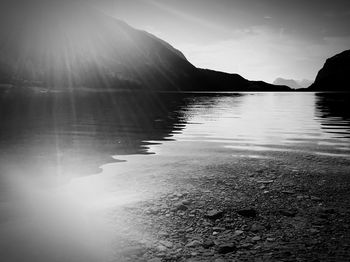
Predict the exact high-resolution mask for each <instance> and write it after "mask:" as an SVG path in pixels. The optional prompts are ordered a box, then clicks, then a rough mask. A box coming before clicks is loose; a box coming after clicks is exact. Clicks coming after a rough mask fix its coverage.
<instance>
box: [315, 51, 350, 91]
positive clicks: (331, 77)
mask: <svg viewBox="0 0 350 262" xmlns="http://www.w3.org/2000/svg"><path fill="white" fill-rule="evenodd" d="M349 76H350V50H346V51H344V52H342V53H340V54H337V55H335V56H333V57H331V58H329V59H327V61H326V63H325V64H324V66H323V68H322V69H321V70H320V71H319V72H318V74H317V77H316V79H315V82H314V83H313V84H312V85H311V86H310V87H309V88H308V90H311V91H350V77H349Z"/></svg>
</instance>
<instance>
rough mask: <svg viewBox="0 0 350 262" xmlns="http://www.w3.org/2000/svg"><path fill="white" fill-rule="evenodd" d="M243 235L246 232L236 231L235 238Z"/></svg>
mask: <svg viewBox="0 0 350 262" xmlns="http://www.w3.org/2000/svg"><path fill="white" fill-rule="evenodd" d="M243 233H244V231H242V230H236V231H235V233H234V235H235V236H240V235H242V234H243Z"/></svg>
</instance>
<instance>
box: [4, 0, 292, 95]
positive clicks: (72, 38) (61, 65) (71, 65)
mask: <svg viewBox="0 0 350 262" xmlns="http://www.w3.org/2000/svg"><path fill="white" fill-rule="evenodd" d="M14 2H15V3H17V4H7V5H4V6H0V85H1V84H2V85H5V84H10V85H13V86H20V87H39V88H45V89H63V90H65V89H78V88H92V89H99V90H104V89H118V90H119V89H128V90H130V89H132V90H133V89H146V90H157V91H189V90H191V91H199V90H206V91H209V90H210V91H252V90H259V91H265V90H266V91H275V90H277V91H288V90H289V88H287V87H285V86H275V85H271V84H267V83H264V82H256V81H255V82H254V81H253V82H252V81H248V80H246V79H244V78H243V77H241V76H239V75H236V74H227V73H222V72H216V71H211V70H203V69H198V68H196V67H195V66H194V65H192V64H191V63H190V62H189V61H188V60H187V59H186V57H185V56H184V55H183V54H182V53H181V52H180V51H179V50H177V49H175V48H174V47H172V46H171V45H170V44H168V43H166V42H165V41H163V40H161V39H159V38H157V37H155V36H154V35H151V34H149V33H147V32H145V31H140V30H136V29H134V28H132V27H131V26H129V25H127V24H126V23H124V22H123V21H120V20H118V19H115V18H112V17H110V16H107V15H105V14H104V13H102V12H100V11H99V10H96V9H95V8H93V7H91V6H88V5H86V4H82V3H81V2H78V1H45V0H35V1H31V2H30V4H29V3H28V4H26V1H18V0H17V1H14ZM18 3H20V4H18ZM34 3H35V4H34Z"/></svg>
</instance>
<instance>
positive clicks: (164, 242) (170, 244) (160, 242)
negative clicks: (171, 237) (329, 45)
mask: <svg viewBox="0 0 350 262" xmlns="http://www.w3.org/2000/svg"><path fill="white" fill-rule="evenodd" d="M159 244H161V245H163V246H165V247H167V248H172V247H173V243H171V242H170V241H167V240H161V241H159Z"/></svg>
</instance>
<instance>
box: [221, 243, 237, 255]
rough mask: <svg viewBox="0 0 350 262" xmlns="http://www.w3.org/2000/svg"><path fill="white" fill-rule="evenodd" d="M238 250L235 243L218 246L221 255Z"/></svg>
mask: <svg viewBox="0 0 350 262" xmlns="http://www.w3.org/2000/svg"><path fill="white" fill-rule="evenodd" d="M235 250H236V246H235V245H234V244H233V243H226V244H221V245H220V246H218V253H219V254H227V253H231V252H233V251H235Z"/></svg>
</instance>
